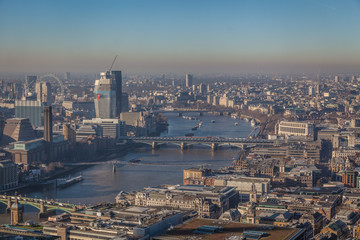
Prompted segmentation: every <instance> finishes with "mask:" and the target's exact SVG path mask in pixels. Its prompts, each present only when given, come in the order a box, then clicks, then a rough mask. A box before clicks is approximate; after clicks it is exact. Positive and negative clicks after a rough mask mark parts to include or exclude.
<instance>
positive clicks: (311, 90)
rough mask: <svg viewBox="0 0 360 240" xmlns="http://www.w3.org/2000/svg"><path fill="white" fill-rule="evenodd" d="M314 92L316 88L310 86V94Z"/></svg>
mask: <svg viewBox="0 0 360 240" xmlns="http://www.w3.org/2000/svg"><path fill="white" fill-rule="evenodd" d="M313 93H314V88H313V87H312V86H309V95H310V96H311V95H313Z"/></svg>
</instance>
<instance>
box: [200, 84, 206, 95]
mask: <svg viewBox="0 0 360 240" xmlns="http://www.w3.org/2000/svg"><path fill="white" fill-rule="evenodd" d="M199 90H200V93H201V94H203V93H206V92H207V91H206V84H203V83H200V86H199Z"/></svg>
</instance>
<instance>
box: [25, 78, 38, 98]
mask: <svg viewBox="0 0 360 240" xmlns="http://www.w3.org/2000/svg"><path fill="white" fill-rule="evenodd" d="M36 80H37V76H26V78H25V86H24V90H25V94H24V95H25V97H27V96H28V95H29V93H31V92H32V91H33V90H34V86H35V83H36Z"/></svg>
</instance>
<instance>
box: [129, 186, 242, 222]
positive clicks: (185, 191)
mask: <svg viewBox="0 0 360 240" xmlns="http://www.w3.org/2000/svg"><path fill="white" fill-rule="evenodd" d="M238 199H239V198H238V193H237V191H236V190H235V188H234V187H214V186H175V185H170V186H160V187H153V188H150V187H149V188H145V189H144V190H143V191H139V192H137V193H136V196H135V205H137V206H146V207H165V208H172V209H181V210H195V211H197V212H198V214H199V215H200V216H203V217H210V218H218V217H219V216H220V215H221V213H223V212H225V211H226V210H228V209H230V208H234V207H235V206H236V205H237V203H238Z"/></svg>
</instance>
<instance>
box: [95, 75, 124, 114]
mask: <svg viewBox="0 0 360 240" xmlns="http://www.w3.org/2000/svg"><path fill="white" fill-rule="evenodd" d="M121 84H122V77H121V71H106V72H102V73H100V79H98V80H95V89H94V102H95V112H96V117H97V118H119V116H120V113H121V96H122V89H121Z"/></svg>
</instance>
